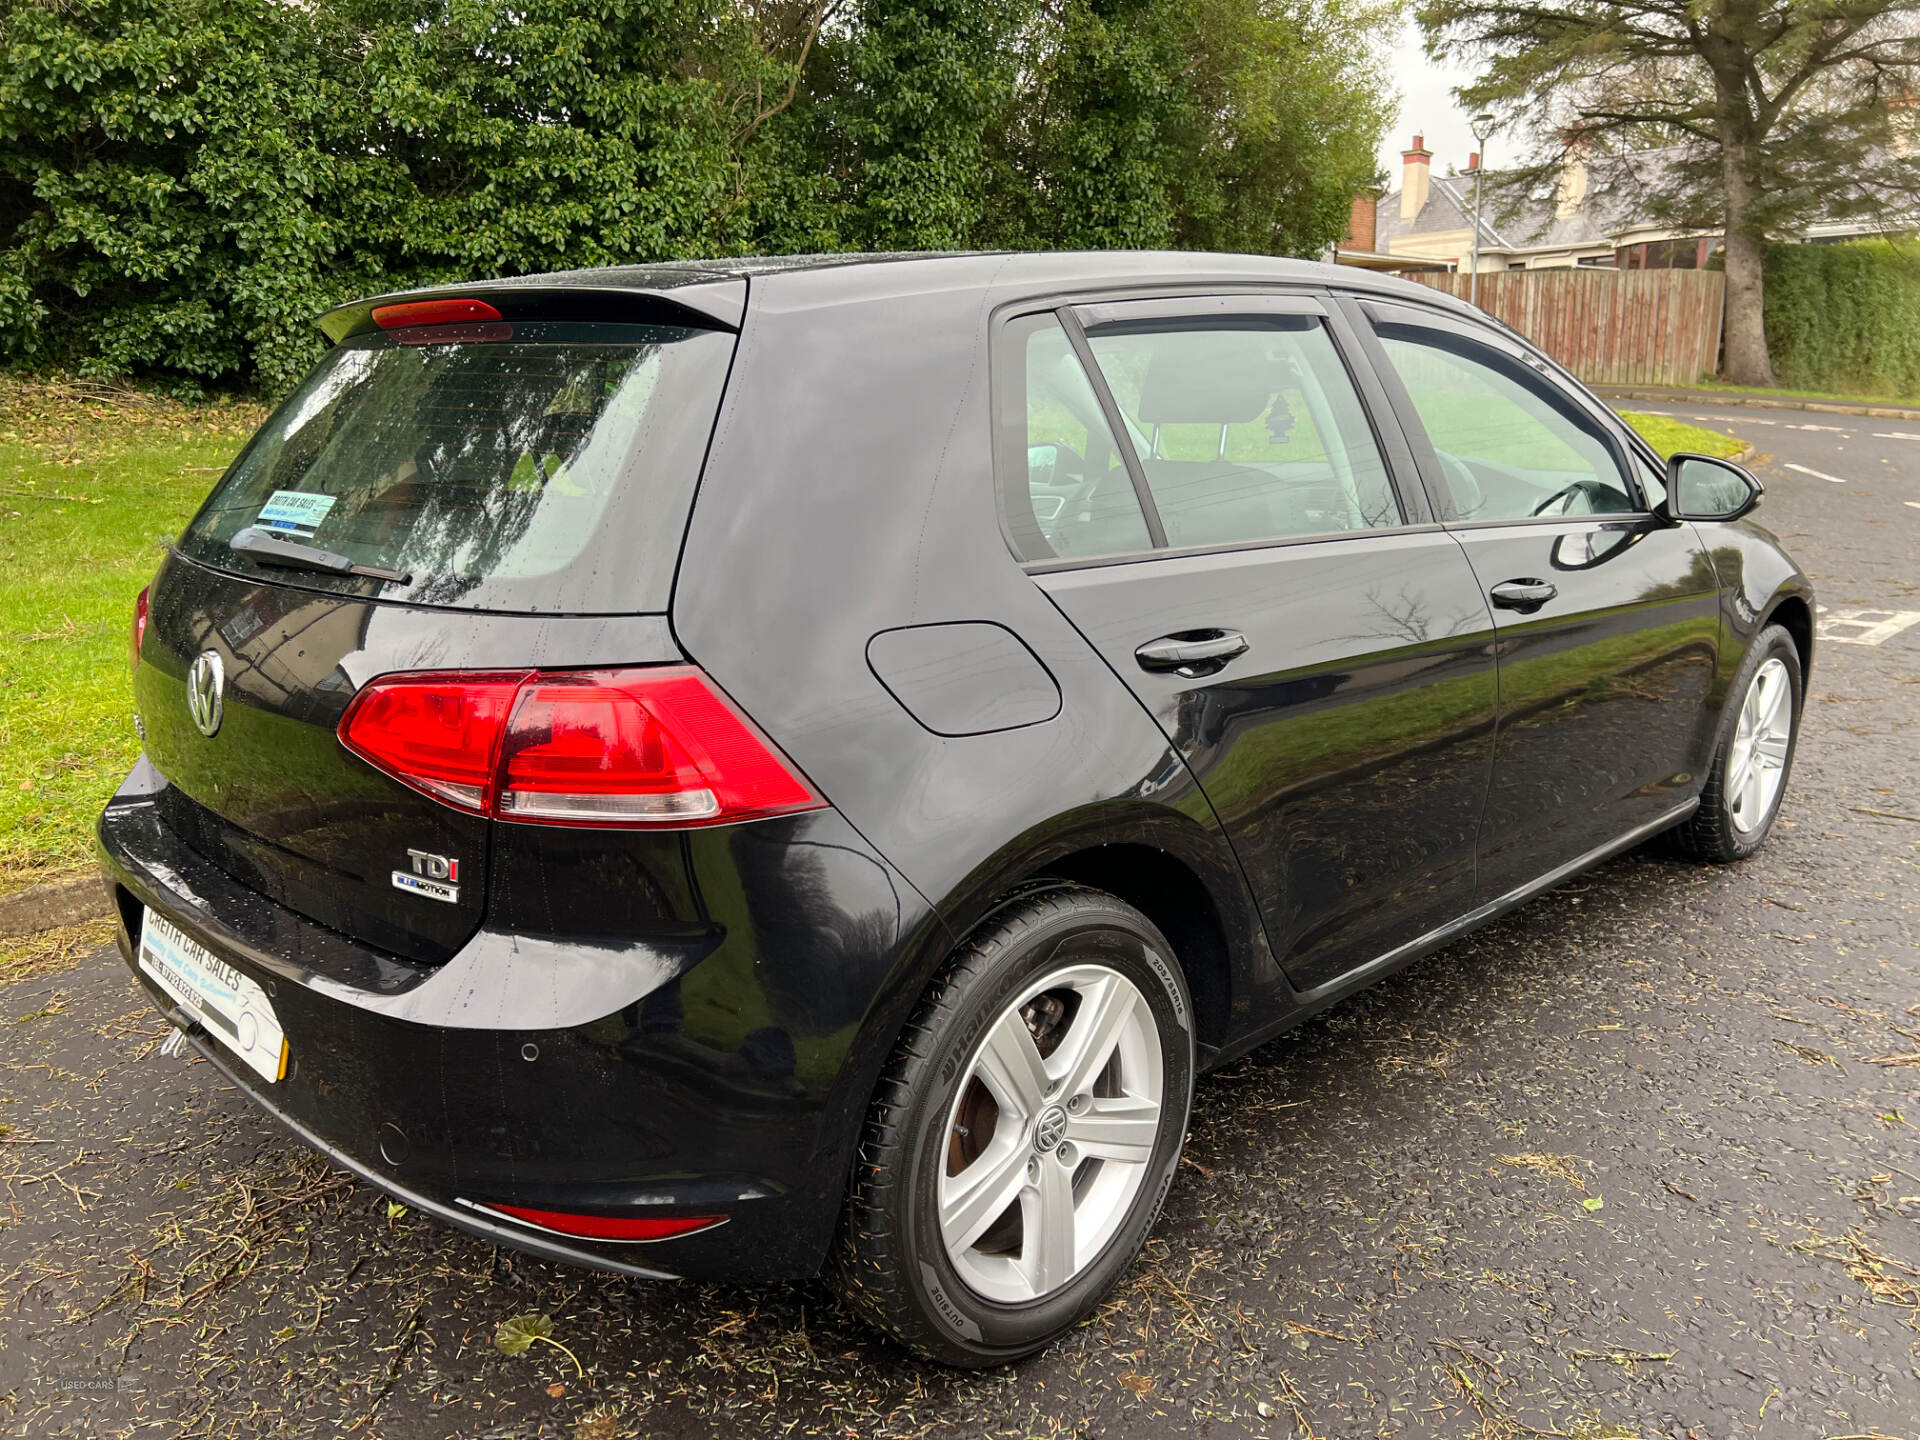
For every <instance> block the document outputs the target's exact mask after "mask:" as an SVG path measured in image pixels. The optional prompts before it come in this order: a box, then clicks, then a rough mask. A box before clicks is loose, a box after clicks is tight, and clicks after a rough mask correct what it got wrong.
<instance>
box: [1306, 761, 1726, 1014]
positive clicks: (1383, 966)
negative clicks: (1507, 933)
mask: <svg viewBox="0 0 1920 1440" xmlns="http://www.w3.org/2000/svg"><path fill="white" fill-rule="evenodd" d="M1699 808H1700V797H1699V796H1697V795H1696V796H1695V797H1694V798H1693V799H1691V800H1688V801H1687V802H1685V803H1684V804H1681V805H1676V806H1674V807H1673V809H1671V810H1669V811H1667V812H1666V813H1665V814H1664V815H1659V816H1656V817H1655V818H1654V819H1652V820H1649V821H1647V822H1646V823H1645V824H1644V825H1636V826H1634V828H1633V829H1631V830H1629V831H1627V833H1626V834H1624V835H1620V836H1616V837H1615V838H1614V839H1612V840H1609V841H1607V842H1606V844H1604V845H1597V846H1595V847H1594V848H1593V849H1591V850H1589V851H1587V852H1586V854H1584V855H1580V856H1576V857H1575V858H1574V859H1572V860H1569V861H1567V862H1566V864H1564V865H1558V866H1555V867H1554V868H1553V869H1551V870H1549V871H1547V872H1546V874H1544V875H1541V876H1538V877H1536V878H1535V879H1532V880H1529V881H1527V882H1526V884H1524V885H1519V886H1516V887H1515V888H1513V889H1512V890H1509V891H1508V892H1507V893H1506V894H1504V895H1501V896H1499V897H1498V898H1497V899H1493V900H1489V901H1487V903H1486V904H1484V905H1477V906H1475V907H1474V908H1473V909H1471V910H1469V911H1468V912H1467V913H1466V914H1464V915H1462V916H1460V917H1459V918H1457V919H1454V920H1449V921H1448V922H1447V923H1446V924H1444V925H1441V926H1438V927H1436V928H1434V929H1432V930H1429V931H1428V932H1427V933H1426V934H1424V935H1421V936H1418V937H1416V938H1415V939H1412V940H1409V941H1407V942H1406V944H1404V945H1400V946H1397V947H1395V948H1394V949H1392V950H1389V951H1388V952H1387V953H1386V954H1384V955H1379V956H1376V957H1374V958H1373V959H1372V960H1369V961H1367V962H1366V963H1365V964H1363V965H1357V966H1355V967H1354V968H1353V969H1351V970H1348V971H1346V972H1345V973H1344V974H1341V975H1336V976H1335V977H1334V978H1333V979H1331V980H1329V981H1327V982H1326V983H1325V984H1324V985H1316V986H1315V987H1314V988H1313V989H1311V990H1296V991H1295V992H1294V998H1295V1000H1296V1001H1297V1002H1298V1003H1300V1004H1302V1005H1318V1004H1320V1003H1321V1002H1323V1001H1325V1000H1330V999H1335V998H1338V996H1340V995H1342V994H1344V993H1346V992H1347V991H1348V990H1349V989H1359V988H1360V987H1361V986H1363V985H1366V984H1367V983H1368V982H1369V981H1372V980H1374V979H1376V978H1378V977H1379V976H1381V975H1384V974H1385V973H1386V972H1388V971H1389V970H1392V969H1395V968H1396V967H1398V966H1400V965H1403V964H1405V963H1406V962H1408V961H1409V960H1414V959H1417V958H1418V957H1419V956H1420V955H1422V954H1424V953H1425V952H1427V951H1428V950H1432V949H1434V948H1435V947H1437V946H1440V945H1444V944H1445V943H1446V942H1447V941H1449V940H1452V939H1454V938H1455V937H1457V936H1459V935H1463V934H1465V933H1466V932H1467V931H1469V930H1472V929H1476V928H1477V927H1479V926H1481V925H1484V924H1485V923H1486V922H1487V921H1489V920H1491V919H1493V918H1494V917H1495V916H1496V915H1499V914H1501V913H1503V912H1505V911H1507V910H1511V909H1512V908H1513V907H1514V906H1516V905H1520V904H1523V903H1525V902H1526V901H1528V900H1531V899H1532V898H1533V897H1534V896H1536V895H1538V894H1540V892H1541V891H1543V890H1551V889H1552V888H1553V887H1554V886H1556V885H1558V884H1560V883H1562V882H1563V881H1566V880H1571V879H1572V878H1573V877H1574V876H1575V875H1578V874H1579V873H1580V872H1581V871H1582V870H1586V869H1588V868H1590V867H1591V866H1594V865H1598V864H1599V863H1600V862H1601V861H1603V860H1610V859H1612V858H1613V857H1614V856H1615V855H1618V854H1619V853H1620V852H1621V851H1622V850H1631V849H1632V848H1633V847H1634V846H1635V845H1638V844H1639V843H1640V842H1641V841H1643V840H1649V839H1651V838H1652V837H1653V836H1655V835H1658V834H1659V833H1660V832H1661V831H1662V830H1666V829H1670V828H1671V827H1673V826H1674V825H1677V824H1679V823H1680V822H1681V821H1682V820H1684V819H1686V818H1687V817H1688V816H1689V815H1691V814H1693V812H1694V811H1695V810H1698V809H1699Z"/></svg>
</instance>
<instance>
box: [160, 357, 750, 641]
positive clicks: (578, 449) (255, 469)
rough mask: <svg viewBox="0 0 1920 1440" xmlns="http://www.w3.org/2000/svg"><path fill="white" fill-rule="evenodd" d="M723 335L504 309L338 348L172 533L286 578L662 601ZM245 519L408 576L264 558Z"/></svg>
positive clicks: (467, 601) (640, 608)
mask: <svg viewBox="0 0 1920 1440" xmlns="http://www.w3.org/2000/svg"><path fill="white" fill-rule="evenodd" d="M732 351H733V336H732V335H731V334H727V333H724V332H720V331H714V330H701V329H694V328H690V327H685V326H668V325H658V326H655V325H581V324H546V323H528V322H523V321H514V322H511V323H504V322H503V323H500V324H486V325H473V326H444V327H437V328H435V329H433V330H425V329H421V330H413V331H394V332H391V333H387V334H382V335H377V336H364V337H360V338H357V339H354V340H350V341H347V342H345V343H344V344H342V345H340V346H338V347H337V348H336V349H334V350H333V351H332V352H331V353H330V354H329V355H328V356H327V358H326V359H325V360H324V361H323V362H322V363H321V364H320V366H319V368H318V369H316V370H315V371H314V373H313V374H312V375H311V376H309V377H308V379H307V380H306V382H305V383H304V384H303V385H302V386H301V387H300V388H299V389H298V390H297V391H295V392H294V394H293V395H292V396H291V397H290V398H289V399H288V400H287V402H286V403H285V404H284V405H282V406H281V407H280V409H279V410H278V411H277V412H276V413H275V414H274V415H273V417H272V418H271V419H270V420H269V421H268V422H267V423H266V425H265V426H264V427H262V429H261V430H260V433H259V434H258V435H256V436H255V437H254V439H253V441H252V442H251V443H250V444H249V445H248V447H247V449H246V450H245V451H244V452H242V454H241V456H240V458H239V460H238V461H236V462H235V464H234V466H233V468H232V469H231V470H229V471H228V473H227V475H226V477H225V478H224V479H223V480H222V481H221V483H220V485H219V486H218V487H217V488H216V489H215V490H214V492H213V495H212V496H211V497H210V498H209V499H208V501H207V503H206V505H205V506H204V507H203V508H202V509H201V511H200V513H199V514H198V515H197V516H196V517H195V518H194V520H193V523H192V524H191V525H190V526H189V527H188V528H187V531H186V533H185V535H183V536H182V537H181V541H180V549H181V550H182V552H183V553H185V554H186V555H188V556H189V557H190V558H192V559H195V560H198V561H201V562H203V563H205V564H208V565H211V566H214V567H216V568H218V569H222V570H228V571H233V572H237V573H240V574H247V575H258V576H261V577H263V578H271V579H273V580H274V581H276V582H278V583H282V584H288V585H299V586H306V587H310V588H314V589H323V590H335V591H339V592H342V593H348V594H366V595H373V594H379V595H381V596H382V597H383V598H391V599H399V600H407V601H411V602H414V603H417V604H427V605H443V606H456V607H461V608H467V609H476V610H511V611H520V612H563V613H572V614H583V613H584V614H631V613H638V612H644V611H663V610H665V609H666V608H667V605H668V602H669V599H670V597H671V590H672V584H673V568H674V564H675V561H676V558H677V556H678V554H679V548H680V541H681V538H682V534H683V532H684V530H685V528H686V520H687V511H688V509H689V507H690V505H691V503H692V499H693V491H694V487H695V485H696V483H697V482H698V479H699V470H700V464H701V460H702V457H703V456H704V454H705V451H706V445H707V440H708V438H709V436H710V434H711V432H712V429H713V422H714V417H715V414H716V413H717V411H718V409H719V404H720V396H721V391H722V389H723V387H724V385H725V381H726V369H727V363H728V360H729V358H730V357H731V355H732ZM248 527H252V528H253V529H255V530H257V531H264V532H266V533H267V534H269V535H272V536H275V537H277V538H280V539H283V540H289V541H293V542H296V543H297V544H300V545H304V546H310V547H314V548H315V549H318V550H322V551H326V552H330V553H331V554H334V555H341V556H345V557H346V558H347V559H348V560H350V561H352V562H353V563H355V564H357V565H364V566H371V567H375V568H378V569H380V570H386V571H392V572H395V573H397V574H401V575H404V576H405V577H406V579H405V581H404V583H402V582H392V581H380V580H376V579H367V578H362V577H356V576H345V575H331V574H324V573H315V572H313V571H311V570H308V569H304V568H303V569H293V568H285V567H282V566H279V565H272V564H268V563H265V562H264V561H263V559H262V558H261V557H260V555H259V553H258V552H257V551H254V552H247V553H243V552H241V551H237V550H234V549H233V548H231V546H230V543H229V542H231V541H232V540H233V538H234V536H235V535H236V534H238V533H239V532H240V531H241V530H242V529H245V528H248Z"/></svg>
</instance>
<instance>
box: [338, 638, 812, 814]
mask: <svg viewBox="0 0 1920 1440" xmlns="http://www.w3.org/2000/svg"><path fill="white" fill-rule="evenodd" d="M340 740H341V743H343V744H344V745H345V746H346V747H347V748H348V749H349V750H351V751H353V752H354V754H356V755H358V756H360V757H361V758H362V759H363V760H366V761H367V762H368V763H369V764H371V765H374V766H377V767H378V768H379V769H381V770H384V771H386V773H387V774H389V775H392V776H393V777H394V778H395V779H398V780H401V781H404V782H405V783H406V784H408V785H411V786H413V787H414V788H415V789H418V790H423V791H425V792H426V793H427V794H429V795H431V796H433V797H434V798H435V799H437V800H441V801H443V802H445V803H446V804H448V805H452V806H455V807H456V808H458V809H462V810H470V811H473V812H474V813H476V814H481V815H488V816H491V817H493V818H494V819H498V820H519V821H525V822H528V823H532V824H545V825H618V826H668V827H672V826H686V825H718V824H726V823H729V822H731V821H735V820H749V819H755V818H758V817H761V816H766V815H784V814H788V813H791V812H793V811H797V810H814V809H818V808H820V807H821V806H822V805H823V804H824V802H823V801H822V800H821V799H820V798H819V797H818V796H817V795H815V794H814V792H813V789H812V787H811V786H809V785H808V784H807V782H806V781H805V780H804V779H802V778H801V777H800V774H799V772H798V771H797V770H795V769H794V767H793V765H792V763H791V762H790V761H788V760H787V759H786V758H785V757H784V756H782V755H781V754H780V752H779V751H778V750H776V749H775V748H774V746H773V742H772V741H770V740H768V739H767V738H766V736H764V735H762V734H761V733H760V732H759V731H758V730H757V729H755V728H754V726H753V723H752V722H751V721H749V720H748V719H747V718H746V717H745V716H744V715H742V714H741V713H740V712H739V711H738V710H736V709H735V708H734V707H733V705H732V704H731V703H730V702H729V701H728V700H727V699H726V697H725V696H723V695H722V694H721V693H720V692H719V691H718V690H717V689H716V688H714V685H713V683H712V682H711V681H710V680H708V679H707V678H706V676H705V675H703V674H702V673H701V672H700V671H699V670H698V669H696V668H694V667H693V666H690V665H662V666H654V667H648V668H646V669H637V670H586V671H574V672H545V673H537V672H528V671H524V670H517V671H508V672H478V673H475V672H440V673H430V674H419V675H390V676H386V677H384V678H382V679H379V680H375V681H373V682H372V683H371V684H369V685H367V686H366V687H365V688H364V689H362V690H361V692H360V693H359V694H358V695H356V696H355V697H354V700H353V703H352V704H351V705H349V706H348V707H347V713H346V715H345V716H343V717H342V719H341V721H340Z"/></svg>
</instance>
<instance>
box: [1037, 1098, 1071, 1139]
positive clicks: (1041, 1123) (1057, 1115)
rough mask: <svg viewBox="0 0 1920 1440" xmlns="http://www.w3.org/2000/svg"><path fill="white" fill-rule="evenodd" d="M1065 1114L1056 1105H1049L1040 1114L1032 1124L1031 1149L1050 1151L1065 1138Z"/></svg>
mask: <svg viewBox="0 0 1920 1440" xmlns="http://www.w3.org/2000/svg"><path fill="white" fill-rule="evenodd" d="M1066 1134H1067V1112H1066V1111H1064V1110H1062V1109H1061V1108H1060V1107H1059V1106H1058V1105H1050V1106H1048V1107H1047V1108H1046V1109H1045V1110H1042V1111H1041V1112H1040V1118H1039V1119H1038V1120H1036V1121H1034V1124H1033V1148H1034V1149H1036V1150H1051V1149H1053V1147H1054V1146H1056V1145H1058V1144H1059V1143H1060V1142H1061V1141H1062V1140H1064V1139H1065V1138H1066Z"/></svg>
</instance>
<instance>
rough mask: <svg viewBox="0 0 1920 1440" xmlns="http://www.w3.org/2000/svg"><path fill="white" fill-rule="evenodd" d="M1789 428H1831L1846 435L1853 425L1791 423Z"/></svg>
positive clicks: (1838, 433)
mask: <svg viewBox="0 0 1920 1440" xmlns="http://www.w3.org/2000/svg"><path fill="white" fill-rule="evenodd" d="M1787 428H1788V429H1789V430H1830V431H1832V432H1833V433H1834V434H1835V435H1845V434H1846V433H1847V432H1848V431H1849V430H1851V429H1852V428H1853V427H1852V426H1850V425H1789V426H1787Z"/></svg>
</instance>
